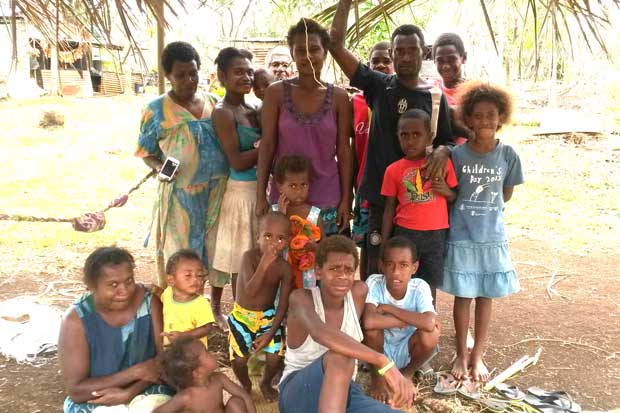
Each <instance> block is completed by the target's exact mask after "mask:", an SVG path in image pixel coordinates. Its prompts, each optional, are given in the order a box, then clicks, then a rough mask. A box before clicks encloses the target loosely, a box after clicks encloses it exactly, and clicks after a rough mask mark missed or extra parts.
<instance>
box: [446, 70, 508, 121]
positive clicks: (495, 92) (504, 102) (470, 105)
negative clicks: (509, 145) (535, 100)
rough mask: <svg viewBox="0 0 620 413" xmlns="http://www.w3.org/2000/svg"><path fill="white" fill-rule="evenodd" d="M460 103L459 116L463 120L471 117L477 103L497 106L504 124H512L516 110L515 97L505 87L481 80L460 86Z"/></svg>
mask: <svg viewBox="0 0 620 413" xmlns="http://www.w3.org/2000/svg"><path fill="white" fill-rule="evenodd" d="M457 99H458V101H459V102H461V103H460V105H459V107H458V114H459V115H460V118H461V119H466V118H467V117H469V116H471V115H472V113H473V111H474V106H475V105H476V103H480V102H489V103H492V104H494V105H495V106H497V112H498V113H499V116H500V118H501V123H500V125H499V127H498V129H499V128H501V126H502V124H506V123H509V122H510V119H512V112H513V110H514V102H513V97H512V95H511V94H510V92H508V91H507V90H506V89H504V88H503V87H501V86H499V85H496V84H493V83H489V82H483V81H480V80H471V81H468V82H466V83H463V84H462V85H461V86H459V91H458V97H457Z"/></svg>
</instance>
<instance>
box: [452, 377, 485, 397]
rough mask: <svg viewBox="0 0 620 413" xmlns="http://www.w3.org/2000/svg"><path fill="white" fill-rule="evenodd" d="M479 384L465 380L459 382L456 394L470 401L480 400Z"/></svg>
mask: <svg viewBox="0 0 620 413" xmlns="http://www.w3.org/2000/svg"><path fill="white" fill-rule="evenodd" d="M480 388H481V383H480V382H477V381H471V380H470V379H466V380H463V381H461V386H460V387H459V388H458V390H457V391H458V393H459V394H460V395H461V396H463V397H465V398H467V399H470V400H480V397H481V396H482V393H481V391H480Z"/></svg>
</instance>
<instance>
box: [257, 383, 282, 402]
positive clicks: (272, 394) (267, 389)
mask: <svg viewBox="0 0 620 413" xmlns="http://www.w3.org/2000/svg"><path fill="white" fill-rule="evenodd" d="M260 391H261V393H263V397H264V398H265V400H267V401H268V402H275V401H276V400H278V391H277V390H276V389H274V388H273V386H272V385H271V383H265V382H264V381H261V382H260Z"/></svg>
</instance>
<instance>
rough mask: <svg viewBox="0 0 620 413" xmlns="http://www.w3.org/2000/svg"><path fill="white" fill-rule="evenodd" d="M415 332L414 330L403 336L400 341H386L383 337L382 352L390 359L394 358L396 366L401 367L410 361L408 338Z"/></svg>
mask: <svg viewBox="0 0 620 413" xmlns="http://www.w3.org/2000/svg"><path fill="white" fill-rule="evenodd" d="M413 334H415V330H414V331H413V333H411V335H410V336H407V337H405V338H403V339H402V340H400V341H397V342H394V341H388V340H386V339H385V338H384V339H383V353H384V354H385V356H386V357H387V358H389V359H390V360H394V363H396V367H398V368H399V369H403V368H405V367H407V366H408V365H409V363H411V354H410V353H409V339H411V336H412V335H413Z"/></svg>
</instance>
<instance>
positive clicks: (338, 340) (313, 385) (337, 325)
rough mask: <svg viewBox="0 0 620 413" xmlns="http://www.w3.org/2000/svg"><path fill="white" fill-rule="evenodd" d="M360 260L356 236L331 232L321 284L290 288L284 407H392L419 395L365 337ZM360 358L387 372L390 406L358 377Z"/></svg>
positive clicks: (322, 250) (321, 260)
mask: <svg viewBox="0 0 620 413" xmlns="http://www.w3.org/2000/svg"><path fill="white" fill-rule="evenodd" d="M358 264H359V257H358V255H357V248H356V246H355V243H354V242H353V241H352V240H351V239H349V238H346V237H343V236H339V235H336V236H333V237H330V238H327V239H325V240H324V241H322V242H321V243H320V244H319V247H318V250H317V252H316V267H315V272H316V276H317V279H319V280H320V281H321V282H320V285H319V286H318V287H314V288H310V289H305V288H302V289H298V290H295V291H293V292H292V293H291V295H290V298H289V312H288V322H287V341H286V352H285V356H284V357H285V358H284V372H283V373H282V379H281V381H280V400H279V411H280V412H281V413H289V412H295V413H305V412H308V413H310V412H312V413H315V412H344V411H347V412H356V413H372V412H382V413H386V412H387V413H390V412H392V413H393V412H400V411H402V410H398V409H399V408H401V409H403V410H406V409H408V408H409V407H410V406H411V403H412V400H413V398H414V396H415V389H414V387H413V384H412V382H411V380H407V379H406V378H405V377H403V375H402V374H401V373H400V371H399V370H398V368H396V367H395V365H394V362H393V361H391V360H389V359H388V358H387V357H386V356H385V355H383V354H381V353H378V352H376V351H375V350H372V349H371V348H369V347H367V346H365V345H364V344H362V343H361V341H362V339H363V335H362V329H361V327H360V317H361V315H362V312H363V310H364V303H365V301H366V294H367V292H368V288H367V286H366V284H365V283H364V282H363V281H355V279H354V278H355V270H356V268H357V265H358ZM356 360H361V361H364V362H366V363H368V364H370V365H372V366H375V367H376V368H377V369H378V373H379V374H381V375H383V376H384V377H385V380H386V382H387V383H388V386H389V387H390V390H391V397H390V400H389V404H390V406H391V407H389V406H386V405H385V404H383V403H380V402H378V401H377V400H374V399H372V398H370V397H369V396H367V395H365V394H364V393H363V391H362V389H361V387H360V386H359V385H358V384H357V383H355V382H353V379H354V378H355V374H356V371H357V361H356ZM395 408H396V410H395Z"/></svg>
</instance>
